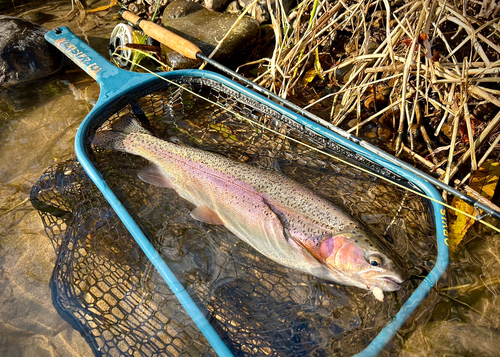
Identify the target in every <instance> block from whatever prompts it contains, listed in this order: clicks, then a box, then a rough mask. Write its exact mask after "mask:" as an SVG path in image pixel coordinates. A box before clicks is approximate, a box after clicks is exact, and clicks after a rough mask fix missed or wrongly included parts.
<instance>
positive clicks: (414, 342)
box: [401, 321, 500, 357]
mask: <svg viewBox="0 0 500 357" xmlns="http://www.w3.org/2000/svg"><path fill="white" fill-rule="evenodd" d="M499 338H500V332H499V331H498V329H495V328H489V327H486V326H484V327H483V326H473V325H471V324H467V323H462V322H456V321H438V322H434V323H430V324H427V325H424V326H420V327H419V328H418V329H417V330H416V331H415V332H413V334H412V335H411V336H410V338H409V339H408V341H406V343H405V346H404V349H403V353H402V354H401V356H403V357H420V356H422V357H423V356H432V355H434V353H435V352H436V351H439V352H438V354H439V355H440V356H484V357H486V356H498V345H497V343H498V342H497V341H498V340H499Z"/></svg>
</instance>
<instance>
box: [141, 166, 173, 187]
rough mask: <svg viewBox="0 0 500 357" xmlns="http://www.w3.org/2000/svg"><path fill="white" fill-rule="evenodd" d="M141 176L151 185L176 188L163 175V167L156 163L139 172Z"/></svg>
mask: <svg viewBox="0 0 500 357" xmlns="http://www.w3.org/2000/svg"><path fill="white" fill-rule="evenodd" d="M138 176H139V178H140V179H141V180H142V181H144V182H147V183H150V184H151V185H154V186H158V187H166V188H174V186H173V185H172V183H171V182H170V181H169V180H168V179H167V178H166V177H165V175H163V173H162V172H161V169H160V168H159V167H158V166H157V165H155V164H149V165H148V166H146V167H145V168H143V169H142V170H141V171H140V172H139V174H138Z"/></svg>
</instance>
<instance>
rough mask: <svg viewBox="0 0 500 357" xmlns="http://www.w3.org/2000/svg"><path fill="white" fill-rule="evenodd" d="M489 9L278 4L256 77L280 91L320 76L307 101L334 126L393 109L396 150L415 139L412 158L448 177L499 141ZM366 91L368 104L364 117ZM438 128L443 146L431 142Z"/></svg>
mask: <svg viewBox="0 0 500 357" xmlns="http://www.w3.org/2000/svg"><path fill="white" fill-rule="evenodd" d="M498 15H500V5H496V4H495V2H494V1H493V0H484V1H474V2H472V1H467V0H464V1H463V2H452V1H449V0H439V1H430V0H413V1H412V0H403V1H393V2H391V3H389V0H360V1H337V2H331V1H326V0H304V1H303V2H301V3H300V4H299V5H298V7H297V8H296V9H294V10H293V11H292V13H291V14H289V15H287V14H285V13H284V12H283V9H282V8H279V7H278V8H277V9H276V11H275V12H274V13H273V14H272V29H273V31H274V36H275V48H274V52H273V55H272V57H271V58H267V59H265V60H263V62H264V63H263V66H264V68H265V71H264V72H263V73H262V74H261V75H260V76H259V77H257V78H256V79H255V81H256V82H258V83H259V84H260V85H263V86H265V87H267V88H269V89H270V90H272V91H274V92H275V93H277V94H279V95H280V96H282V97H286V96H288V95H290V94H291V93H293V91H294V90H295V89H297V88H298V87H300V86H303V85H304V76H305V75H308V76H310V75H311V71H312V72H314V71H315V72H316V74H317V76H318V77H321V78H325V79H324V80H323V81H320V82H316V83H313V85H314V86H316V87H318V86H327V87H330V88H334V89H335V90H334V91H333V92H331V93H329V94H327V95H324V96H322V97H321V98H319V99H317V100H316V101H315V102H314V103H312V104H311V105H310V106H309V107H312V108H313V109H314V106H316V105H319V104H320V103H321V105H323V106H324V105H325V104H326V103H328V105H329V106H331V113H330V118H328V119H329V121H330V122H332V123H333V124H334V125H345V124H346V122H347V121H346V118H352V117H353V116H354V117H355V118H358V121H357V123H356V125H354V126H352V127H351V128H350V129H349V131H350V132H355V133H358V131H359V130H360V129H362V128H363V126H365V125H366V124H368V123H371V122H374V123H376V122H377V121H378V120H379V119H380V118H381V117H382V116H383V115H384V113H388V112H390V113H392V115H391V116H390V117H391V120H392V127H393V130H394V132H395V135H394V138H393V139H394V140H393V149H394V151H395V152H396V154H397V155H400V154H401V153H410V154H417V152H416V150H414V147H415V141H416V140H417V137H418V140H420V141H424V142H425V150H426V152H425V153H423V155H417V156H419V157H420V161H422V163H424V164H425V165H427V166H429V164H430V166H431V171H436V170H437V169H438V168H441V172H442V175H441V177H440V179H441V180H442V181H444V182H445V183H448V182H450V181H453V180H454V176H455V174H456V173H457V172H458V170H460V169H462V166H463V165H464V164H467V165H470V171H472V172H473V171H475V170H476V169H477V167H478V165H479V164H480V163H481V162H484V161H485V159H486V158H487V157H488V155H491V154H492V152H494V150H493V149H494V147H493V148H492V149H491V150H487V149H488V148H489V145H491V144H493V145H497V144H498V140H495V139H494V138H495V136H496V133H497V132H498V127H499V124H500V112H499V110H498V107H500V85H499V83H498V82H499V81H500V75H499V74H500V41H499V40H500V32H498V26H499V19H500V18H497V16H498ZM313 74H314V73H313ZM318 77H317V78H318ZM382 92H384V94H383V95H382V94H381V93H382ZM370 97H371V98H372V102H374V103H373V105H374V106H375V109H376V110H375V111H372V112H370V115H369V116H368V117H367V116H366V115H365V116H364V117H363V116H362V115H361V114H362V112H363V111H366V110H365V109H364V106H363V103H365V105H366V101H367V98H370ZM379 98H383V99H384V100H385V101H386V102H385V103H382V100H380V99H379ZM377 101H379V102H380V103H377ZM485 108H487V111H486V112H485ZM426 127H427V130H430V132H429V133H427V131H426V129H425V128H426ZM444 128H446V129H447V130H446V132H445V131H444ZM413 129H415V130H413ZM494 134H495V135H494ZM445 136H446V137H447V139H446V138H445V139H446V141H447V144H446V145H444V144H442V140H441V144H440V143H438V144H436V142H438V141H437V140H434V139H436V138H438V137H445ZM494 140H495V141H494ZM493 141H494V142H493ZM483 144H484V145H483ZM403 149H405V150H403ZM420 154H422V152H420ZM496 155H498V153H496ZM425 156H427V157H425ZM443 170H444V171H443ZM465 181H466V180H463V182H462V183H464V182H465Z"/></svg>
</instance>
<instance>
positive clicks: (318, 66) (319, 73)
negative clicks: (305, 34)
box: [314, 47, 325, 80]
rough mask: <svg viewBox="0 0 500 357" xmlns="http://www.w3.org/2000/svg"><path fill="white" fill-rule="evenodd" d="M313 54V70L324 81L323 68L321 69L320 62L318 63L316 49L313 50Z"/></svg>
mask: <svg viewBox="0 0 500 357" xmlns="http://www.w3.org/2000/svg"><path fill="white" fill-rule="evenodd" d="M314 54H315V56H314V69H315V70H316V74H317V75H318V77H319V78H321V80H324V79H325V77H323V68H321V62H320V61H319V53H318V47H316V48H315V51H314Z"/></svg>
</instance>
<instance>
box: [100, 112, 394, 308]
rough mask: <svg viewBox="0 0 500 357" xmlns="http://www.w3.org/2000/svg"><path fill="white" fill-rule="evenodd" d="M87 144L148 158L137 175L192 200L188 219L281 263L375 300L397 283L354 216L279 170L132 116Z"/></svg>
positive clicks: (391, 268)
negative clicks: (189, 142) (160, 134)
mask: <svg viewBox="0 0 500 357" xmlns="http://www.w3.org/2000/svg"><path fill="white" fill-rule="evenodd" d="M93 145H96V146H99V147H102V148H107V149H114V150H119V151H123V152H127V153H131V154H135V155H138V156H142V157H144V158H145V159H147V160H149V161H150V162H151V164H150V166H148V167H146V169H144V170H142V171H141V172H140V173H139V178H140V179H141V180H143V181H146V182H148V183H150V184H153V185H156V186H160V187H167V188H173V189H174V190H175V191H176V192H177V193H178V194H179V195H180V196H181V197H183V198H185V199H186V200H188V201H190V202H191V203H193V204H194V205H195V206H196V208H195V209H194V210H193V211H192V212H191V216H192V217H193V218H194V219H197V220H199V221H202V222H205V223H208V224H219V225H224V226H225V227H226V228H227V229H229V230H230V231H231V232H233V233H234V234H235V235H236V236H238V237H239V238H240V239H241V240H243V241H245V242H246V243H248V244H250V245H251V246H252V247H253V248H255V249H256V250H257V251H259V252H260V253H262V254H263V255H265V256H266V257H268V258H270V259H272V260H274V261H276V262H278V263H280V264H282V265H285V266H287V267H290V268H293V269H297V270H300V271H303V272H306V273H309V274H311V275H314V276H316V277H319V278H323V279H326V280H330V281H333V282H336V283H339V284H344V285H351V286H357V287H360V288H363V289H367V290H370V291H372V292H373V293H374V295H375V297H376V298H377V299H379V300H382V299H383V292H382V291H394V290H398V289H399V288H400V284H401V283H402V282H403V279H402V277H401V275H400V274H399V273H397V272H396V270H395V266H394V264H393V263H392V261H391V260H390V259H389V258H388V257H387V256H386V255H385V254H384V253H382V252H381V251H380V249H378V246H377V243H376V241H375V239H374V237H373V236H372V235H371V234H369V233H368V232H367V231H365V230H364V229H363V228H361V225H360V223H359V222H357V221H356V220H355V219H354V217H352V216H350V215H349V214H347V213H345V212H344V211H342V210H341V209H339V208H337V207H335V206H333V205H332V204H331V203H329V202H328V201H326V200H324V199H322V198H320V197H318V196H317V195H315V194H314V193H313V192H311V191H310V190H308V189H306V188H305V187H302V186H301V185H299V184H298V183H296V182H294V181H292V180H290V179H288V178H286V177H285V176H283V175H280V174H278V173H275V172H271V171H266V170H263V169H259V168H256V167H253V166H250V165H247V164H243V163H240V162H236V161H233V160H231V159H228V158H226V157H223V156H220V155H217V154H214V153H210V152H207V151H203V150H199V149H195V148H191V147H187V146H181V145H177V144H174V143H171V142H167V141H164V140H161V139H158V138H157V137H155V136H153V135H152V134H151V133H150V132H148V131H147V130H146V129H144V128H143V127H142V126H140V124H139V123H138V122H137V121H136V120H135V119H134V118H132V117H124V118H123V119H121V120H120V121H118V122H117V123H115V125H113V127H112V130H106V131H100V132H97V133H96V134H95V137H94V140H93Z"/></svg>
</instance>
